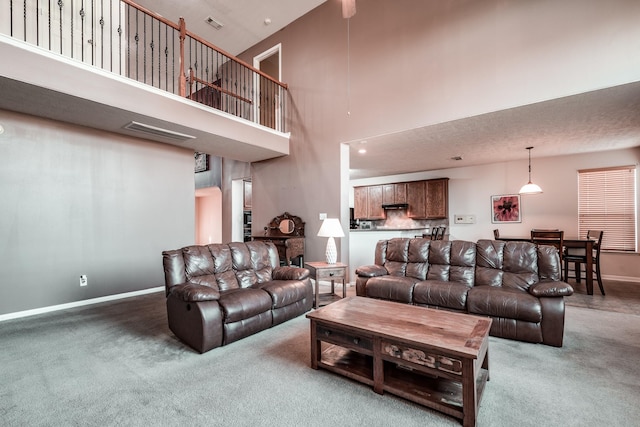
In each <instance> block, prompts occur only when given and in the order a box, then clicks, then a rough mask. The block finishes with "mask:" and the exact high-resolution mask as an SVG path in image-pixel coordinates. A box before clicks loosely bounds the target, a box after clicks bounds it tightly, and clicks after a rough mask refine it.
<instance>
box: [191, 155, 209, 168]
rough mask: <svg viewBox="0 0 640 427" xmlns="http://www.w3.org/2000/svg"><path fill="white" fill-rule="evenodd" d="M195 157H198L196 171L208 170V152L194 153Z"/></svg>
mask: <svg viewBox="0 0 640 427" xmlns="http://www.w3.org/2000/svg"><path fill="white" fill-rule="evenodd" d="M194 157H195V159H196V166H195V171H196V172H204V171H206V170H207V155H206V153H200V152H197V151H196V153H195V154H194Z"/></svg>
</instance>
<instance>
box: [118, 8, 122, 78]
mask: <svg viewBox="0 0 640 427" xmlns="http://www.w3.org/2000/svg"><path fill="white" fill-rule="evenodd" d="M118 64H119V70H120V75H122V8H121V7H118Z"/></svg>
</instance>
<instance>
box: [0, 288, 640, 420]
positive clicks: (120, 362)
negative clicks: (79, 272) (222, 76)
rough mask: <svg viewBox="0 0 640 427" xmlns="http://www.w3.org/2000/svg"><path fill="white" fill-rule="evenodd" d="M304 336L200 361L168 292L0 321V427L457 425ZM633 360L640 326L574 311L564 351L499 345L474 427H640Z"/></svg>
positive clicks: (295, 326)
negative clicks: (377, 388)
mask: <svg viewBox="0 0 640 427" xmlns="http://www.w3.org/2000/svg"><path fill="white" fill-rule="evenodd" d="M350 291H351V290H350ZM607 292H609V288H607ZM614 294H615V292H614V291H613V287H612V295H611V299H613V295H614ZM609 296H610V295H609V293H608V294H607V298H609ZM308 328H309V326H308V320H307V319H306V318H305V317H304V316H300V317H298V318H296V319H293V320H291V321H289V322H286V323H285V324H282V325H278V326H277V327H275V328H272V329H269V330H267V331H263V332H260V333H258V334H256V335H254V336H252V337H249V338H246V339H244V340H242V341H239V342H236V343H233V344H231V345H229V346H226V347H222V348H218V349H214V350H212V351H210V352H208V353H206V354H204V355H200V354H197V353H195V352H193V351H192V350H190V349H189V348H188V347H186V346H184V345H183V344H182V343H180V342H179V341H178V340H177V339H176V338H175V337H174V336H173V335H172V334H171V333H170V331H169V330H168V328H167V326H166V311H165V307H164V294H163V293H157V294H150V295H145V296H140V297H135V298H130V299H126V300H120V301H114V302H110V303H104V304H99V305H94V306H87V307H82V308H77V309H71V310H66V311H61V312H56V313H50V314H46V315H40V316H34V317H31V318H25V319H18V320H11V321H6V322H2V323H0V343H1V345H2V347H1V348H2V350H1V351H0V378H1V379H2V380H1V382H2V386H1V387H0V420H2V421H1V422H2V425H4V426H26V425H28V426H61V425H78V426H149V425H154V426H156V425H157V426H165V425H166V426H178V425H180V426H184V425H194V426H213V425H225V426H272V425H280V426H325V425H348V426H360V425H362V426H364V425H367V426H386V425H389V424H392V425H402V426H424V425H429V426H459V425H460V423H459V422H458V421H457V420H455V419H453V418H451V417H448V416H446V415H442V414H439V413H437V412H435V411H432V410H429V409H425V408H422V407H420V406H418V405H415V404H413V403H411V402H408V401H405V400H403V399H401V398H396V397H394V396H392V395H390V394H385V395H382V396H380V395H377V394H375V393H374V392H373V391H372V389H371V388H370V387H368V386H366V385H363V384H360V383H357V382H354V381H351V380H349V379H346V378H343V377H340V376H337V375H334V374H332V373H329V372H326V371H322V370H319V371H315V370H312V369H311V368H309V357H310V355H309V330H308ZM638 354H640V316H638V315H634V314H627V313H617V312H609V311H605V310H594V309H587V308H583V307H577V306H574V305H572V304H570V305H568V307H567V314H566V330H565V345H564V347H562V348H555V347H549V346H544V345H536V344H528V343H521V342H517V341H511V340H505V339H500V338H493V337H491V338H490V366H491V381H490V382H489V383H488V384H487V387H486V388H485V393H484V396H483V400H482V402H481V405H480V412H479V415H478V425H479V426H492V427H493V426H514V425H517V426H519V427H525V426H543V425H544V426H602V425H616V426H618V425H620V426H623V425H624V426H627V425H638V424H637V422H638V421H637V420H638V419H640V405H638V396H640V367H639V365H638V363H637V360H638Z"/></svg>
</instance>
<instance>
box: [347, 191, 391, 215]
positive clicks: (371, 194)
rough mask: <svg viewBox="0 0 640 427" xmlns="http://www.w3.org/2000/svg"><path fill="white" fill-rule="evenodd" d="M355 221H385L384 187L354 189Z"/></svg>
mask: <svg viewBox="0 0 640 427" xmlns="http://www.w3.org/2000/svg"><path fill="white" fill-rule="evenodd" d="M353 199H354V200H353V203H354V206H353V217H354V219H384V218H385V213H384V209H382V200H383V186H382V185H369V186H365V187H354V189H353Z"/></svg>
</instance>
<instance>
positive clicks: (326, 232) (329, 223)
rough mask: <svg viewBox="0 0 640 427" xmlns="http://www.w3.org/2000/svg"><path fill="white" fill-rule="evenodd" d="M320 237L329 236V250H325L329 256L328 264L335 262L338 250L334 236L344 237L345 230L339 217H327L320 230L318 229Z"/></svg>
mask: <svg viewBox="0 0 640 427" xmlns="http://www.w3.org/2000/svg"><path fill="white" fill-rule="evenodd" d="M318 237H328V238H329V240H328V241H327V251H326V252H325V255H326V257H327V264H335V263H336V260H337V258H338V251H337V249H336V242H335V240H334V239H333V238H334V237H344V232H343V231H342V225H340V220H339V219H338V218H326V219H325V220H324V221H323V222H322V226H321V227H320V231H318Z"/></svg>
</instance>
